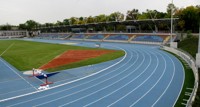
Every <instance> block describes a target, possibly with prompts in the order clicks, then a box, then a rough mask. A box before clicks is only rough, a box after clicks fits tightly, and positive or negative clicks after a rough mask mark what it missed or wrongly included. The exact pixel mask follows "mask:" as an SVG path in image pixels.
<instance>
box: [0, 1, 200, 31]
mask: <svg viewBox="0 0 200 107" xmlns="http://www.w3.org/2000/svg"><path fill="white" fill-rule="evenodd" d="M171 9H173V11H172V12H173V17H175V18H179V21H178V24H177V28H178V29H177V30H179V31H191V32H198V26H199V20H200V5H197V6H188V7H186V8H177V7H176V6H175V5H174V4H168V6H167V9H166V12H160V11H158V10H149V9H147V10H146V11H145V12H139V10H138V9H132V10H128V11H127V12H126V14H123V13H121V12H114V13H111V14H110V15H105V14H100V15H98V16H88V17H71V18H66V19H64V20H62V21H57V22H55V23H44V24H40V23H38V22H36V21H34V20H28V21H26V22H25V23H22V24H19V25H18V29H20V30H32V29H34V28H38V27H52V26H62V25H77V24H78V25H79V24H90V23H101V22H112V21H125V20H142V19H161V18H170V17H171ZM117 27H118V28H120V27H122V28H123V27H124V26H117ZM145 27H147V26H144V28H145ZM166 27H167V26H165V25H160V26H159V28H161V29H162V28H163V29H167V28H166ZM11 28H12V27H11V25H9V24H6V25H2V26H1V27H0V29H1V30H9V29H11Z"/></svg>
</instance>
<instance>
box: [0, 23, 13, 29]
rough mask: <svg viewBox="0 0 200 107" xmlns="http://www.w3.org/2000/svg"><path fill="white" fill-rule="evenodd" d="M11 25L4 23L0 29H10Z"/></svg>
mask: <svg viewBox="0 0 200 107" xmlns="http://www.w3.org/2000/svg"><path fill="white" fill-rule="evenodd" d="M11 29H12V26H11V25H10V24H8V23H7V24H6V25H3V26H1V27H0V30H11Z"/></svg>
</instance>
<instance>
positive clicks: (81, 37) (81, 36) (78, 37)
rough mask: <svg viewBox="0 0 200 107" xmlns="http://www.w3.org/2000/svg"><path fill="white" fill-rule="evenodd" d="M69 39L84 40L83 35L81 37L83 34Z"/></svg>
mask: <svg viewBox="0 0 200 107" xmlns="http://www.w3.org/2000/svg"><path fill="white" fill-rule="evenodd" d="M71 38H72V39H84V38H85V35H83V34H80V35H73V36H72V37H71Z"/></svg>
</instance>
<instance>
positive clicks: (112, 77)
mask: <svg viewBox="0 0 200 107" xmlns="http://www.w3.org/2000/svg"><path fill="white" fill-rule="evenodd" d="M131 59H132V54H131V58H130V59H129V61H128V62H130V61H131ZM137 59H138V58H137ZM128 62H127V63H128ZM127 63H125V64H123V66H124V65H126V64H127ZM134 63H136V61H135V62H134ZM120 68H121V67H120ZM116 70H118V69H116ZM116 70H113V71H116ZM113 71H112V72H113ZM123 72H125V70H124V71H122V72H120V73H118V74H116V75H114V76H112V77H110V78H107V79H105V80H103V81H101V82H99V83H97V84H95V85H92V86H90V87H87V88H84V89H82V90H79V91H77V92H74V93H71V94H69V95H65V96H62V97H59V98H57V99H54V100H50V101H48V102H45V103H41V104H39V105H35V107H36V106H41V105H44V104H47V103H51V102H53V101H56V100H59V99H62V98H65V97H68V96H71V95H74V94H77V93H79V92H82V91H85V90H87V89H90V88H92V87H95V86H97V85H99V84H101V83H103V82H105V81H107V80H110V79H112V78H114V77H116V76H118V75H120V74H122V73H123Z"/></svg>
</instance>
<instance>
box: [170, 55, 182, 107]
mask: <svg viewBox="0 0 200 107" xmlns="http://www.w3.org/2000/svg"><path fill="white" fill-rule="evenodd" d="M175 58H176V57H175ZM176 59H177V60H178V61H179V63H180V64H181V67H182V73H183V80H182V86H181V90H180V91H179V94H178V96H177V98H176V101H175V102H174V104H173V107H175V104H176V102H177V101H178V98H179V96H180V95H181V92H182V90H183V85H184V81H185V68H184V67H183V64H182V63H181V61H180V60H179V59H178V58H176Z"/></svg>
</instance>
